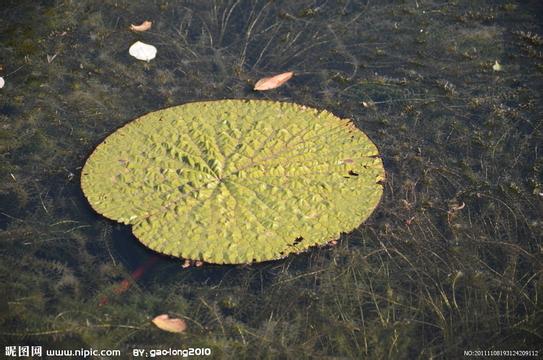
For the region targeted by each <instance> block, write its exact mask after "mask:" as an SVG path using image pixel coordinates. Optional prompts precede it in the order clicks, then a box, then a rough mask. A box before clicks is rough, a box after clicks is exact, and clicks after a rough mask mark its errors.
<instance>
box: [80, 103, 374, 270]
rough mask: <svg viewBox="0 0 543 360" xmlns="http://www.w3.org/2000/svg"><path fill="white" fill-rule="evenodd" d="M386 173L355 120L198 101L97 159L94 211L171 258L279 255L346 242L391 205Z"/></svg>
mask: <svg viewBox="0 0 543 360" xmlns="http://www.w3.org/2000/svg"><path fill="white" fill-rule="evenodd" d="M383 179H384V168H383V164H382V161H381V159H380V158H379V156H378V150H377V148H376V146H375V145H374V144H373V142H372V141H371V140H370V139H369V138H368V137H367V136H366V135H365V134H364V133H363V132H362V131H360V130H359V129H357V128H356V127H355V126H354V124H352V123H351V122H350V120H344V119H340V118H338V117H336V116H334V115H333V114H331V113H330V112H327V111H320V110H317V109H313V108H308V107H305V106H302V105H296V104H292V103H282V102H271V101H258V100H247V101H246V100H222V101H207V102H195V103H189V104H185V105H181V106H175V107H171V108H167V109H164V110H159V111H155V112H152V113H149V114H147V115H144V116H142V117H140V118H138V119H136V120H134V121H133V122H131V123H129V124H127V125H125V126H124V127H122V128H121V129H119V130H117V131H116V132H114V133H113V134H111V135H110V136H109V137H108V138H107V139H106V140H104V142H103V143H102V144H100V145H99V146H98V147H97V148H96V150H95V151H94V152H93V153H92V155H91V156H90V157H89V159H88V160H87V162H86V164H85V167H84V168H83V171H82V175H81V186H82V189H83V191H84V193H85V195H86V197H87V199H88V200H89V202H90V204H91V205H92V207H93V208H94V209H95V210H96V211H97V212H99V213H100V214H103V215H104V216H106V217H108V218H111V219H114V220H116V221H119V222H121V223H124V224H129V225H132V230H133V232H134V234H135V235H136V237H137V238H138V239H140V241H141V242H142V243H144V244H145V245H146V246H148V247H149V248H151V249H153V250H155V251H158V252H161V253H163V254H167V255H172V256H176V257H182V258H187V259H194V260H203V261H206V262H211V263H219V264H223V263H227V264H239V263H250V262H255V261H257V262H259V261H265V260H272V259H279V258H282V257H285V256H287V255H288V254H290V253H298V252H301V251H304V250H306V249H307V248H309V247H311V246H314V245H322V244H326V243H327V242H329V241H331V240H334V239H337V238H338V237H339V235H340V233H341V232H346V231H351V230H353V229H354V228H356V227H357V226H358V225H359V224H360V223H361V222H362V221H363V220H365V219H366V218H367V217H368V216H369V215H370V214H371V213H372V211H373V210H374V208H375V207H376V206H377V204H378V203H379V200H380V198H381V195H382V192H383V189H382V185H381V183H380V181H381V180H383Z"/></svg>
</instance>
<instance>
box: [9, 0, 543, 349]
mask: <svg viewBox="0 0 543 360" xmlns="http://www.w3.org/2000/svg"><path fill="white" fill-rule="evenodd" d="M542 15H543V6H542V5H541V4H539V3H538V2H537V1H490V0H488V1H483V0H477V1H451V2H445V1H425V0H413V1H395V2H392V1H379V2H377V1H338V2H333V1H297V2H290V1H262V0H260V1H258V0H253V1H248V0H247V1H245V0H229V1H215V2H213V1H171V0H170V1H166V0H156V1H152V2H151V1H129V0H117V1H114V0H104V1H98V0H80V1H75V0H74V1H69V0H57V1H41V2H36V1H15V0H12V1H4V2H3V3H2V8H1V9H0V19H2V20H1V21H0V48H1V51H0V64H1V67H2V69H1V70H0V76H3V77H4V79H5V81H6V84H5V86H4V88H3V89H1V90H0V176H1V181H0V254H1V261H0V293H1V294H2V296H1V298H0V309H1V311H0V339H1V341H0V345H2V349H0V352H2V351H4V346H9V345H14V346H15V345H21V346H22V345H41V346H43V348H44V350H43V351H44V352H45V349H80V348H91V347H92V348H93V349H120V350H121V351H122V354H123V355H122V357H123V358H128V357H130V356H131V354H132V350H131V349H132V348H142V349H147V350H151V349H164V348H174V349H183V348H188V347H211V348H212V351H213V355H214V357H215V358H221V359H222V358H236V359H240V358H242V359H243V358H247V359H252V358H292V359H299V358H341V359H343V358H381V359H383V358H424V359H426V358H430V357H433V358H459V357H462V356H463V355H464V351H465V350H502V349H514V350H541V344H542V343H543V340H542V338H543V332H542V331H541V324H542V323H543V318H542V310H543V308H542V300H541V291H542V281H543V279H542V278H541V271H542V257H541V255H542V251H543V250H542V249H543V248H542V244H541V240H542V238H543V236H542V235H543V220H542V214H543V185H542V183H543V175H542V173H543V172H542V171H543V158H542V156H543V154H542V148H543V134H542V124H543V121H542V115H543V111H542V110H543V103H542V102H541V94H542V93H543V92H542V90H543V86H542V85H543V82H542V80H543V29H542V26H541V24H542V23H543V22H542ZM145 19H149V20H152V21H154V24H153V28H152V29H151V30H150V31H148V32H145V33H133V32H130V31H129V30H127V29H128V26H129V25H130V24H131V23H140V22H141V21H143V20H145ZM137 40H140V41H143V42H146V43H149V44H153V45H154V46H156V47H157V48H158V55H157V58H156V59H154V60H152V61H151V62H149V63H145V62H141V61H137V60H135V59H134V58H132V57H130V56H129V54H128V48H129V46H130V45H131V44H132V43H133V42H134V41H137ZM496 62H497V63H498V64H499V65H500V66H499V67H498V66H496ZM288 70H292V71H294V72H295V73H296V76H295V77H294V79H292V80H291V81H289V82H288V83H287V84H286V85H285V86H283V87H281V88H279V89H277V90H274V91H270V92H263V93H255V92H253V91H252V85H253V84H254V82H255V81H256V80H258V79H259V78H261V77H263V76H268V75H270V74H274V73H278V72H283V71H288ZM223 98H254V99H272V100H284V101H291V102H297V103H302V104H306V105H309V106H313V107H317V108H324V109H327V110H330V111H332V112H334V113H335V114H337V115H339V116H342V117H349V118H351V119H353V120H354V122H355V123H356V124H357V126H359V127H360V128H361V129H363V130H364V131H365V132H366V133H367V134H368V135H369V136H370V137H371V138H372V139H373V141H374V142H375V143H376V144H377V145H378V147H379V149H380V151H381V153H382V156H383V160H384V164H385V168H386V171H387V181H386V184H385V195H384V198H383V200H382V202H381V204H380V205H379V207H378V208H377V210H376V211H375V213H374V214H373V216H372V217H371V218H370V219H369V220H368V221H367V222H366V223H365V224H363V225H362V226H360V228H359V229H358V230H356V231H354V232H353V233H350V234H344V235H343V236H342V237H341V240H340V243H339V244H338V245H337V246H336V247H334V248H322V249H315V250H313V251H311V252H309V253H306V254H302V255H297V256H291V257H289V258H287V259H285V260H282V261H276V262H270V263H264V264H259V265H252V266H245V267H244V266H239V267H233V266H222V267H221V266H209V265H208V266H204V267H203V268H195V269H182V268H181V263H180V262H179V261H178V260H172V259H167V258H160V260H159V261H158V262H157V263H155V264H154V265H152V266H150V267H149V268H148V269H147V271H146V272H145V274H144V275H143V276H142V277H141V278H140V279H138V280H137V281H134V282H132V283H131V286H130V287H129V289H128V290H127V291H125V292H123V293H121V294H117V292H118V291H116V289H117V288H118V286H119V283H120V282H122V281H123V279H127V278H129V277H130V273H131V272H132V271H134V270H135V269H136V268H137V267H138V266H140V265H141V264H144V263H145V262H146V261H147V259H148V258H149V257H150V256H152V252H150V251H148V250H146V249H145V248H144V247H143V246H141V245H139V243H138V242H137V240H136V239H135V238H134V237H133V236H132V235H131V233H130V229H128V228H127V227H125V226H121V225H118V224H116V223H113V222H111V221H108V220H106V219H104V218H102V217H100V216H98V215H97V214H95V213H93V211H92V210H91V208H90V207H89V205H88V203H87V201H86V200H85V199H84V197H83V195H82V193H81V190H80V188H79V175H80V170H81V167H82V165H83V164H84V161H85V159H86V157H87V156H88V155H89V153H90V152H91V151H92V149H93V148H94V147H95V146H96V145H97V144H98V143H100V142H101V141H102V140H103V139H104V137H105V136H107V135H108V134H110V133H111V132H113V131H114V130H115V129H117V128H118V127H119V126H121V125H123V124H125V123H126V122H128V121H130V120H131V119H133V118H135V117H137V116H139V115H141V114H144V113H147V112H149V111H152V110H156V109H159V108H163V107H167V106H171V105H177V104H182V103H185V102H188V101H196V100H207V99H223ZM162 313H169V314H170V315H172V316H176V317H180V318H184V319H186V321H187V323H188V325H189V330H188V332H187V333H185V334H182V335H178V334H169V333H165V332H162V331H160V330H158V329H157V328H156V327H154V326H153V325H152V324H151V323H150V319H151V318H153V317H154V316H156V315H158V314H162Z"/></svg>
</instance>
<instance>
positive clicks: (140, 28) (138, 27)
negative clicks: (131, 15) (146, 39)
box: [130, 20, 153, 32]
mask: <svg viewBox="0 0 543 360" xmlns="http://www.w3.org/2000/svg"><path fill="white" fill-rule="evenodd" d="M152 25H153V22H152V21H149V20H145V21H144V22H142V23H141V24H139V25H134V24H132V25H130V30H132V31H139V32H142V31H147V30H149V29H150V28H151V26H152Z"/></svg>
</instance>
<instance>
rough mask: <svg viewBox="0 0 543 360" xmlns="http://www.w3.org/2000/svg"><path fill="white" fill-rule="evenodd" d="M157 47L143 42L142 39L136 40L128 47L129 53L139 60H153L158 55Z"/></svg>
mask: <svg viewBox="0 0 543 360" xmlns="http://www.w3.org/2000/svg"><path fill="white" fill-rule="evenodd" d="M156 52H157V50H156V47H154V46H153V45H149V44H145V43H142V42H141V41H136V42H135V43H133V44H132V46H130V49H128V53H129V54H130V55H132V56H133V57H135V58H136V59H138V60H143V61H150V60H153V59H154V58H155V56H156Z"/></svg>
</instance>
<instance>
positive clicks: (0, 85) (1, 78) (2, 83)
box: [0, 76, 6, 89]
mask: <svg viewBox="0 0 543 360" xmlns="http://www.w3.org/2000/svg"><path fill="white" fill-rule="evenodd" d="M5 84H6V81H5V80H4V78H3V77H1V76H0V89H1V88H3V87H4V85H5Z"/></svg>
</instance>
